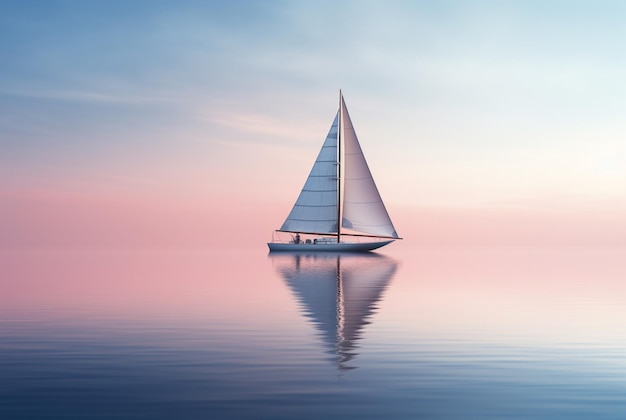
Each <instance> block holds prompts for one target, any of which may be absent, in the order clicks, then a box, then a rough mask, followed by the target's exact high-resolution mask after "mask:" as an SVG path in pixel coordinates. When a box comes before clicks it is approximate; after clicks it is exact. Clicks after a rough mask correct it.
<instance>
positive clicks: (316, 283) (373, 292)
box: [270, 253, 398, 371]
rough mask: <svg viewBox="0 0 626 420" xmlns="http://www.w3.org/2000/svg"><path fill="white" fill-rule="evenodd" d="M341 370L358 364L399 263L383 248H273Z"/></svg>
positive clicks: (278, 264) (276, 262)
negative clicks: (303, 251)
mask: <svg viewBox="0 0 626 420" xmlns="http://www.w3.org/2000/svg"><path fill="white" fill-rule="evenodd" d="M270 258H271V259H272V260H273V263H274V266H275V268H276V270H277V271H278V272H279V273H280V274H281V276H282V277H283V278H284V280H285V282H286V284H287V285H288V286H289V288H290V289H291V291H292V293H293V294H294V295H295V297H296V298H297V299H298V302H299V304H300V308H301V311H302V313H303V315H304V316H305V317H307V318H308V319H309V321H310V322H311V323H312V324H313V325H314V326H315V327H316V329H317V330H318V331H319V335H320V336H321V338H322V340H323V342H324V345H325V347H326V348H327V350H326V352H327V353H328V354H330V355H331V359H332V360H333V362H334V363H335V364H336V365H337V368H338V369H339V370H340V371H344V370H349V369H354V368H356V366H354V365H353V364H352V363H351V362H353V359H354V358H355V357H356V356H357V355H358V352H357V349H358V347H359V345H358V341H359V340H360V339H361V335H362V333H363V328H364V327H365V325H367V324H369V323H370V321H369V318H371V316H372V315H373V314H374V313H375V312H376V309H377V306H376V304H377V302H378V301H379V300H380V299H381V297H382V295H383V292H384V291H385V289H386V288H387V286H388V284H389V282H390V281H391V278H392V277H393V275H394V273H395V271H396V268H397V265H398V264H397V263H396V262H395V261H394V260H392V259H390V258H388V257H385V256H382V255H379V254H334V253H330V254H329V253H317V254H280V255H275V254H270Z"/></svg>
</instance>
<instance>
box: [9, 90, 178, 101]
mask: <svg viewBox="0 0 626 420" xmlns="http://www.w3.org/2000/svg"><path fill="white" fill-rule="evenodd" d="M0 95H5V96H14V97H26V98H37V99H50V100H58V101H71V102H90V103H94V102H96V103H114V104H128V105H132V104H137V105H145V104H159V103H177V102H181V99H180V98H176V97H174V96H166V95H124V94H119V93H104V92H97V91H78V90H54V89H50V90H17V89H0Z"/></svg>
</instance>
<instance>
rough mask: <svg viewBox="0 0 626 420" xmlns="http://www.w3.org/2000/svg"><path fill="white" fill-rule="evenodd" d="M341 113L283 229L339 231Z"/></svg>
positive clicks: (303, 231)
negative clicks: (338, 144)
mask: <svg viewBox="0 0 626 420" xmlns="http://www.w3.org/2000/svg"><path fill="white" fill-rule="evenodd" d="M338 124H339V113H337V116H336V117H335V120H334V121H333V124H332V126H331V127H330V131H329V132H328V135H327V136H326V140H325V141H324V145H323V146H322V150H320V153H319V155H318V156H317V159H316V160H315V163H314V164H313V168H312V169H311V173H310V174H309V177H308V178H307V180H306V182H305V184H304V187H303V188H302V191H301V192H300V196H299V197H298V200H297V201H296V204H295V205H294V206H293V209H292V210H291V213H289V216H288V217H287V220H285V223H283V225H282V227H281V228H280V230H282V231H289V232H302V233H306V232H309V233H336V232H337V202H338V200H337V130H338Z"/></svg>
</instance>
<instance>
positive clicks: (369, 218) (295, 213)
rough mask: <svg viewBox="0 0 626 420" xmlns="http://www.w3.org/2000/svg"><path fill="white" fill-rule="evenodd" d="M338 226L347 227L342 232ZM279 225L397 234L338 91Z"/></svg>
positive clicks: (306, 229)
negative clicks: (336, 101)
mask: <svg viewBox="0 0 626 420" xmlns="http://www.w3.org/2000/svg"><path fill="white" fill-rule="evenodd" d="M342 177H343V179H342ZM338 206H341V207H340V208H338ZM339 220H341V223H339ZM342 228H343V229H348V230H349V232H343V229H342ZM279 230H280V231H283V232H299V233H312V234H329V233H330V234H336V235H338V236H339V234H348V235H350V234H352V235H364V236H374V237H383V238H394V239H398V238H399V237H398V234H397V233H396V230H395V228H394V227H393V223H392V222H391V219H390V218H389V214H388V213H387V210H386V209H385V205H384V204H383V201H382V199H381V197H380V194H379V192H378V188H376V183H375V182H374V178H373V177H372V174H371V172H370V170H369V167H368V165H367V162H366V160H365V156H364V155H363V151H362V150H361V146H360V144H359V140H358V138H357V136H356V132H355V130H354V127H353V125H352V121H351V120H350V115H349V114H348V109H347V108H346V105H345V102H344V100H343V96H341V93H340V104H339V110H338V111H337V114H336V115H335V119H334V121H333V124H332V126H331V127H330V131H329V132H328V135H327V136H326V140H325V141H324V144H323V146H322V150H321V151H320V152H319V155H318V156H317V159H316V160H315V163H314V164H313V168H312V169H311V172H310V174H309V177H308V178H307V180H306V182H305V184H304V187H303V188H302V191H301V192H300V195H299V196H298V199H297V201H296V204H295V205H294V206H293V209H292V210H291V212H290V213H289V216H288V217H287V219H286V220H285V222H284V223H283V225H282V226H281V228H280V229H279Z"/></svg>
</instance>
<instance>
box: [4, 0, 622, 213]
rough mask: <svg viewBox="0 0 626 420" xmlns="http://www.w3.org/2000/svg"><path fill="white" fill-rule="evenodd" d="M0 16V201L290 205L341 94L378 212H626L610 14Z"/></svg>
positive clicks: (109, 12)
mask: <svg viewBox="0 0 626 420" xmlns="http://www.w3.org/2000/svg"><path fill="white" fill-rule="evenodd" d="M0 8H1V9H2V13H0V28H1V29H0V57H1V58H2V62H3V63H4V64H3V66H2V69H1V70H0V115H1V116H0V173H1V174H2V178H3V179H4V183H5V188H7V189H11V188H52V189H61V190H75V189H78V190H81V189H84V188H86V189H95V190H97V189H98V188H101V187H102V188H108V189H109V190H113V191H115V189H116V188H127V187H128V183H130V182H135V184H133V185H137V188H154V189H155V190H158V189H159V188H162V187H163V186H167V187H168V188H171V189H183V190H184V189H187V190H189V191H190V192H192V193H198V194H204V193H206V192H207V191H208V192H209V193H210V194H221V193H226V192H227V191H228V190H232V189H233V188H236V189H249V190H250V193H251V194H253V193H256V192H258V191H263V190H264V189H265V190H267V189H271V191H270V192H268V193H267V194H268V196H269V197H274V195H273V194H278V193H277V192H276V191H282V190H283V189H284V191H285V194H287V195H288V197H287V198H285V199H286V200H291V198H292V196H293V197H295V196H296V194H297V191H298V190H299V188H300V186H301V183H302V182H303V181H304V178H305V177H306V173H307V171H308V167H310V164H311V163H312V161H313V159H314V157H315V155H316V153H317V149H318V148H319V145H321V142H322V141H323V138H324V135H325V133H326V132H327V130H328V126H329V125H330V123H331V121H332V117H333V114H334V112H335V111H336V104H337V91H338V89H339V88H342V89H343V90H344V94H345V95H346V101H347V104H348V107H349V109H350V111H351V114H352V118H353V121H354V123H355V126H356V128H357V132H358V133H359V137H360V139H361V142H362V144H363V148H364V150H365V152H366V155H367V156H368V159H369V161H370V166H371V167H372V171H373V173H374V176H375V177H376V179H377V180H378V182H379V187H381V190H382V193H383V198H385V199H386V201H390V200H391V201H395V202H402V203H406V204H411V205H423V204H428V205H450V206H459V205H460V206H463V205H468V206H471V205H480V204H481V203H487V204H488V203H494V202H508V201H513V202H515V201H523V200H526V201H527V202H530V201H533V200H535V201H536V202H540V201H541V200H546V199H549V198H553V197H560V198H562V199H563V200H578V201H588V202H596V201H602V200H608V201H613V202H620V203H622V202H623V198H622V193H623V191H624V189H625V188H626V172H625V170H624V165H625V163H626V147H625V146H624V144H625V143H624V135H625V134H626V127H625V126H624V123H623V117H622V116H623V114H624V111H626V99H625V98H626V95H625V94H626V82H625V81H624V78H623V74H622V73H623V71H622V70H623V69H624V68H625V66H624V64H626V63H625V62H624V61H625V60H626V55H625V54H624V53H623V51H622V50H623V49H624V47H623V45H626V42H625V41H626V29H625V27H624V25H623V21H624V18H625V17H626V4H624V3H622V2H617V1H615V2H580V1H573V2H572V1H547V2H545V1H541V2H540V1H524V2H495V1H494V2H484V1H476V2H472V1H443V2H426V1H424V2H408V1H407V2H402V1H391V2H374V1H369V2H368V1H344V2H315V3H309V2H293V1H280V2H278V1H269V2H252V1H230V2H201V1H198V2H194V1H182V2H159V1H133V2H115V1H113V2H96V1H72V2H64V1H59V2H45V1H32V2H19V1H3V2H0ZM286 173H287V174H290V176H289V177H285V176H283V175H284V174H286ZM291 174H294V176H291ZM225 176H229V177H230V178H229V183H228V185H226V184H225V183H224V182H215V181H214V180H215V179H223V177H225ZM272 184H274V185H275V187H274V188H269V185H272ZM149 185H152V187H147V186H149ZM133 188H134V187H133ZM287 191H288V192H287ZM387 196H389V198H388V197H387Z"/></svg>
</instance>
